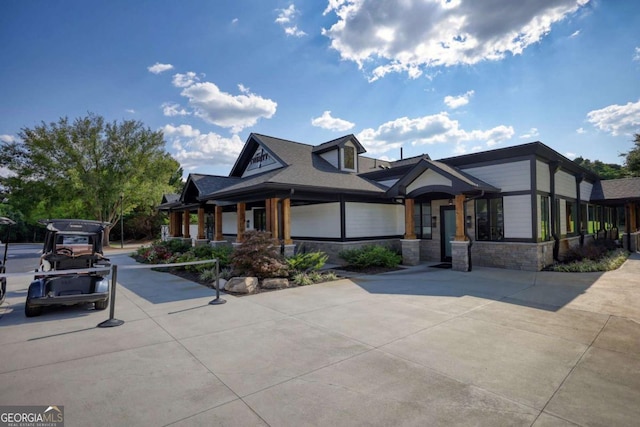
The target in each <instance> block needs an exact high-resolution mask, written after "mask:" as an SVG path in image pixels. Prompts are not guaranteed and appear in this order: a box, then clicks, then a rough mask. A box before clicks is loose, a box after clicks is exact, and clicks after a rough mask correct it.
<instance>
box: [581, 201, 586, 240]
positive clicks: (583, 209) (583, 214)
mask: <svg viewBox="0 0 640 427" xmlns="http://www.w3.org/2000/svg"><path fill="white" fill-rule="evenodd" d="M587 223H588V214H587V204H586V203H582V204H581V205H580V232H582V233H586V232H587Z"/></svg>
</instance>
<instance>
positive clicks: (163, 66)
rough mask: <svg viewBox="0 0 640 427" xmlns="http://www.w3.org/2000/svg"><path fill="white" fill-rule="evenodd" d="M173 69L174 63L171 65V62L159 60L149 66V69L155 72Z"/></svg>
mask: <svg viewBox="0 0 640 427" xmlns="http://www.w3.org/2000/svg"><path fill="white" fill-rule="evenodd" d="M172 69H173V65H171V64H161V63H159V62H156V63H155V64H153V65H151V66H149V67H147V70H149V72H150V73H153V74H160V73H163V72H165V71H168V70H172Z"/></svg>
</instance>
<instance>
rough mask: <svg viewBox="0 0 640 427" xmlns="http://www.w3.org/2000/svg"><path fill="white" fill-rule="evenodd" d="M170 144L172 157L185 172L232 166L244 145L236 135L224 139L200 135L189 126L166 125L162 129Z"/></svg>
mask: <svg viewBox="0 0 640 427" xmlns="http://www.w3.org/2000/svg"><path fill="white" fill-rule="evenodd" d="M162 131H163V133H164V135H165V137H166V138H167V139H168V140H169V141H170V142H171V146H172V148H173V150H174V151H175V154H174V157H175V159H176V160H177V161H178V162H180V164H181V165H182V166H183V167H184V168H185V169H186V170H194V169H198V168H201V167H210V166H224V165H229V166H230V165H233V164H234V162H235V160H236V158H237V157H238V156H239V155H240V151H241V150H242V147H243V145H244V143H243V142H242V140H241V139H240V137H239V136H238V135H233V136H232V137H231V138H224V137H222V136H220V135H218V134H216V133H213V132H209V133H205V134H203V133H201V132H200V131H199V130H198V129H195V128H193V127H191V126H189V125H179V126H173V125H166V126H164V128H162Z"/></svg>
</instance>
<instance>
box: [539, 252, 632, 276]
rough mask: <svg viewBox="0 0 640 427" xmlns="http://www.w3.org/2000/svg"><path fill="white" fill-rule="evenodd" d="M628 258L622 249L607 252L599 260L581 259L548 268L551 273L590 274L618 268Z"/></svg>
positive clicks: (627, 254)
mask: <svg viewBox="0 0 640 427" xmlns="http://www.w3.org/2000/svg"><path fill="white" fill-rule="evenodd" d="M628 257H629V253H628V252H627V251H625V250H624V249H617V250H615V251H611V252H609V253H608V254H607V255H605V256H603V257H601V258H600V259H599V260H592V259H586V258H585V259H583V260H582V261H573V262H570V263H566V264H557V265H554V266H553V267H551V268H550V270H551V271H559V272H564V273H591V272H598V271H611V270H615V269H617V268H619V267H620V266H621V265H622V264H623V263H624V262H625V261H626V260H627V258H628Z"/></svg>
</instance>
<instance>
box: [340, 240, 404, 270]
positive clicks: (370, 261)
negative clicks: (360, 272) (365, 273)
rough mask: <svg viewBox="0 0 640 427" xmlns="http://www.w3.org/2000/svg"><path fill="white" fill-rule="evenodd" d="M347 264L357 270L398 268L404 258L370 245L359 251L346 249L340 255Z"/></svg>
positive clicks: (383, 248)
mask: <svg viewBox="0 0 640 427" xmlns="http://www.w3.org/2000/svg"><path fill="white" fill-rule="evenodd" d="M338 256H339V257H340V258H342V259H344V260H345V261H346V262H347V264H349V265H350V266H352V267H356V268H367V267H387V268H393V267H397V266H398V265H399V264H400V263H401V262H402V256H400V255H399V254H397V253H396V252H394V251H393V250H391V249H388V248H385V247H384V246H377V245H368V246H363V247H362V248H359V249H345V250H343V251H340V253H338Z"/></svg>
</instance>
